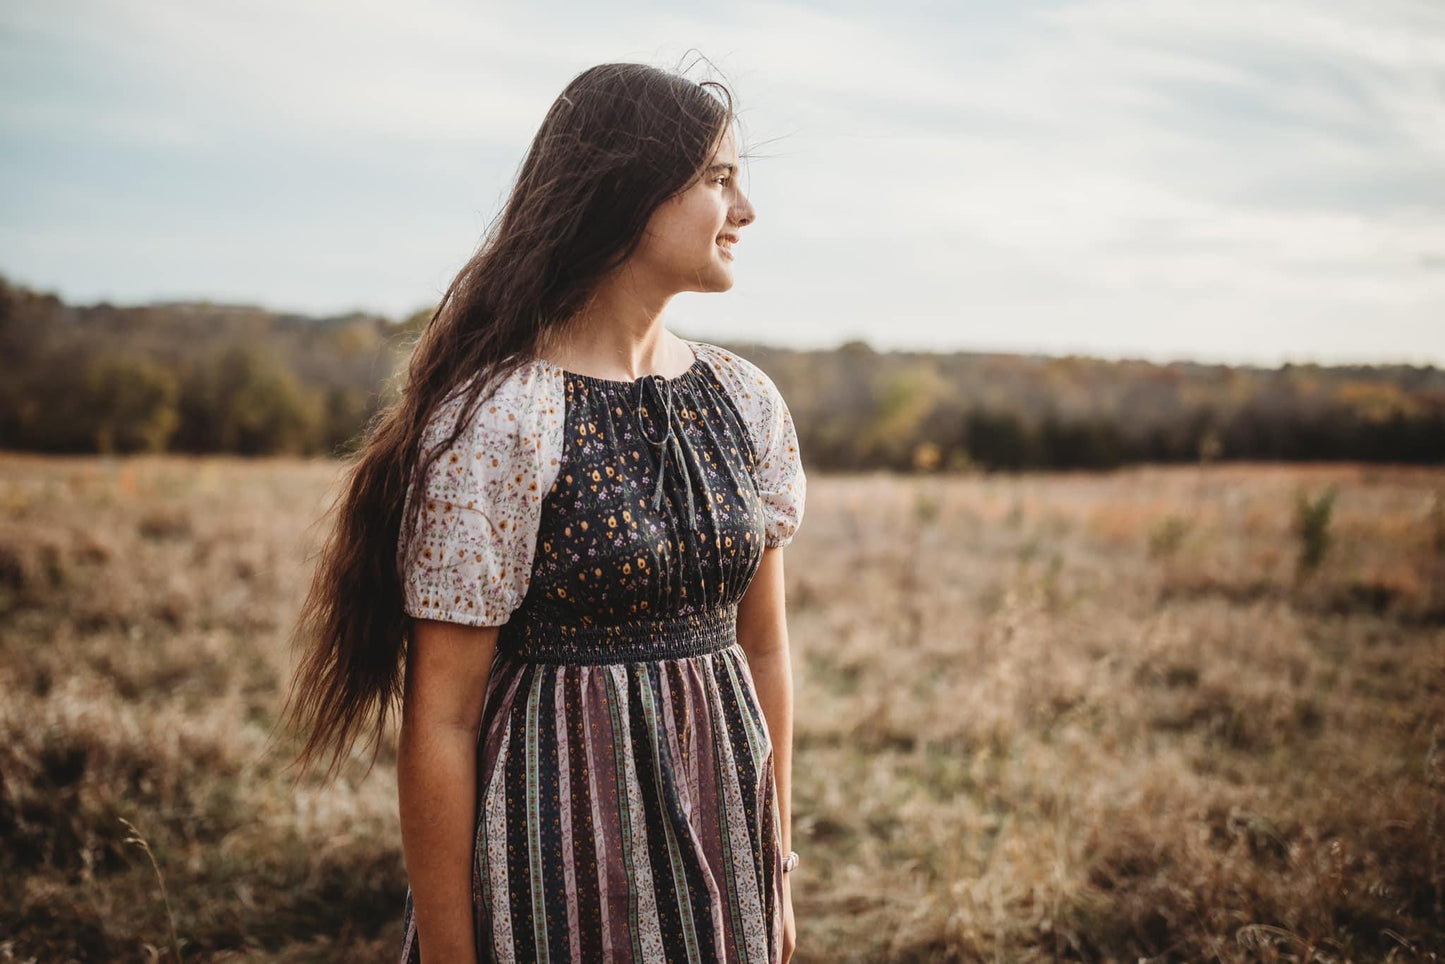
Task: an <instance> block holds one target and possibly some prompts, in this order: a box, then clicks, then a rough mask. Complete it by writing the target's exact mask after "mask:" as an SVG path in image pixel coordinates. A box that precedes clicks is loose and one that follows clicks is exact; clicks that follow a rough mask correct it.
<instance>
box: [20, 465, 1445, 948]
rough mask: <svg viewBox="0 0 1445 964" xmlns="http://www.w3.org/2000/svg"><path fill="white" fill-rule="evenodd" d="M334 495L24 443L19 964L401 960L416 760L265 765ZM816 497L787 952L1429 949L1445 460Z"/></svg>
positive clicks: (1439, 881) (1441, 797)
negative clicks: (1306, 540) (1306, 524)
mask: <svg viewBox="0 0 1445 964" xmlns="http://www.w3.org/2000/svg"><path fill="white" fill-rule="evenodd" d="M336 475H337V467H336V465H335V464H334V463H330V462H324V461H315V462H302V461H260V462H247V461H239V460H203V461H189V460H183V459H172V458H156V459H138V460H106V459H76V460H62V459H38V458H24V457H17V456H4V457H0V693H3V694H5V695H4V697H3V699H0V730H3V740H0V921H3V922H4V923H3V927H0V959H14V960H30V959H34V960H39V961H51V960H67V959H72V960H172V959H174V958H175V957H176V956H177V952H179V955H180V956H182V957H183V958H184V959H186V960H191V961H201V960H212V961H225V960H242V959H245V960H282V961H302V960H306V961H311V960H338V961H340V960H346V961H352V960H382V961H384V960H390V959H392V958H394V956H395V953H396V951H397V950H398V949H399V946H398V941H399V937H400V934H399V929H398V928H399V920H400V915H401V909H402V900H403V895H404V892H405V877H404V871H403V867H402V862H401V854H400V846H399V834H398V829H397V820H396V814H395V782H394V771H393V768H392V761H393V760H394V744H393V743H388V744H387V745H386V746H385V747H384V748H383V754H382V757H381V762H380V764H379V765H378V766H377V768H376V769H375V770H373V771H372V772H371V774H370V775H369V776H368V777H367V778H366V779H365V780H361V779H360V772H361V767H360V766H359V765H358V766H356V767H355V768H353V769H352V770H351V771H349V772H347V773H346V774H344V775H343V778H342V779H341V781H340V782H338V783H337V784H335V785H332V786H327V787H322V786H319V785H317V784H316V783H314V782H302V783H301V784H299V785H293V784H292V783H291V782H290V781H289V780H288V779H285V778H283V776H282V775H281V772H280V770H281V766H282V764H283V763H284V762H285V760H284V750H285V749H286V747H280V748H279V749H280V750H281V751H283V752H281V753H277V752H271V753H268V752H266V751H267V743H266V738H267V734H268V733H269V732H270V730H271V727H272V726H273V724H274V723H275V714H276V712H277V710H278V709H279V703H280V699H281V695H282V687H283V685H284V682H285V680H286V679H287V675H288V673H289V668H290V654H288V653H287V652H286V646H285V638H286V632H287V630H288V629H289V626H290V620H291V619H292V618H293V617H294V615H295V612H296V608H297V606H298V604H299V602H300V596H301V593H302V590H303V588H304V584H305V580H306V577H307V571H308V563H307V550H308V547H314V546H315V545H316V543H317V541H318V540H319V537H320V535H321V533H320V532H319V530H317V529H315V528H314V527H313V523H314V522H315V520H316V519H317V518H318V517H319V516H320V515H321V512H322V510H323V509H324V507H325V506H326V505H327V503H328V499H329V496H330V492H331V491H332V486H334V484H335V481H336ZM810 481H811V483H812V484H811V486H810V493H809V495H810V501H809V506H808V517H807V521H806V522H805V524H804V528H803V530H802V532H801V533H800V535H799V537H798V539H797V540H796V541H795V542H794V543H793V546H792V547H791V548H790V549H789V552H788V570H789V575H788V580H789V600H790V621H789V624H790V630H791V636H792V643H793V647H794V653H795V667H796V685H797V714H796V741H797V754H796V762H795V775H794V788H795V789H794V813H795V831H794V839H795V841H796V843H795V847H796V849H797V850H799V851H800V852H801V853H802V854H803V855H804V863H803V866H802V867H801V868H800V869H799V870H798V872H797V874H798V876H797V877H796V878H795V882H794V897H795V903H796V909H797V914H798V920H799V952H798V958H797V959H798V960H800V961H833V960H1002V961H1029V960H1056V959H1075V960H1089V961H1103V960H1118V961H1125V960H1127V961H1131V962H1132V961H1136V960H1138V959H1140V958H1143V959H1148V960H1181V961H1183V960H1189V961H1193V960H1221V961H1246V960H1251V961H1252V960H1261V961H1268V960H1277V961H1287V960H1299V961H1304V960H1318V961H1345V960H1353V961H1373V960H1416V959H1429V955H1431V954H1432V953H1433V954H1440V953H1442V952H1445V923H1442V922H1445V826H1442V823H1445V807H1442V802H1445V645H1442V644H1445V507H1442V501H1441V500H1442V498H1445V472H1438V471H1427V470H1387V469H1363V468H1356V467H1295V468H1271V467H1232V466H1221V467H1214V468H1210V469H1208V470H1199V469H1174V470H1167V471H1166V470H1153V469H1143V470H1134V471H1127V472H1119V473H1113V474H1107V475H1078V476H1063V475H1060V476H1024V477H1018V478H1008V477H960V478H943V477H930V478H914V479H900V478H892V477H885V476H858V477H824V476H819V477H817V478H813V479H810ZM1331 485H1334V486H1337V487H1338V496H1337V498H1336V499H1335V501H1334V503H1333V506H1332V511H1331V517H1330V521H1329V527H1330V528H1329V539H1328V543H1329V545H1328V549H1327V551H1326V552H1325V554H1324V556H1323V558H1322V559H1321V560H1320V561H1319V564H1318V566H1317V567H1314V568H1308V567H1303V568H1302V567H1301V566H1300V565H1299V555H1298V554H1299V551H1300V548H1301V540H1300V537H1299V535H1298V531H1297V518H1296V513H1297V505H1298V502H1299V496H1300V494H1301V493H1304V494H1305V495H1306V496H1307V497H1308V498H1310V499H1316V498H1318V497H1319V495H1320V494H1321V493H1323V492H1324V491H1326V489H1327V487H1328V486H1331ZM123 820H125V821H130V823H131V824H133V825H134V827H135V834H134V837H135V838H138V839H143V840H145V841H146V842H147V844H148V846H149V848H150V851H151V854H152V855H153V857H154V860H155V867H154V868H153V867H152V865H151V863H150V862H149V860H148V859H147V855H146V854H145V853H143V852H141V850H140V849H139V848H138V846H137V845H136V844H135V843H133V842H131V841H130V839H128V838H132V833H131V831H130V830H128V829H127V827H126V826H125V824H124V823H123V822H122V821H123ZM157 872H160V873H161V874H163V878H164V885H165V891H164V899H163V897H162V893H161V891H160V888H159V883H160V881H159V880H158V877H157ZM167 901H168V903H169V908H167ZM172 920H173V921H174V926H175V933H176V940H175V942H174V944H173V943H172V938H171V926H172V925H171V922H172Z"/></svg>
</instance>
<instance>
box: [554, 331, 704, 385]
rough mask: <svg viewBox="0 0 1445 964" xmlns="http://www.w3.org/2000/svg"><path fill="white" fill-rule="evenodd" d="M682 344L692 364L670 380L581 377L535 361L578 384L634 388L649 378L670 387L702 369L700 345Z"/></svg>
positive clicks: (662, 377) (645, 376) (657, 378)
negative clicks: (686, 348)
mask: <svg viewBox="0 0 1445 964" xmlns="http://www.w3.org/2000/svg"><path fill="white" fill-rule="evenodd" d="M683 342H684V344H686V345H687V346H688V347H689V348H691V349H692V354H693V359H692V364H691V365H689V366H687V369H686V370H684V371H683V372H681V373H680V374H677V375H674V376H672V377H671V378H666V377H664V376H662V375H639V376H638V377H636V378H628V379H623V378H600V377H598V376H596V375H583V374H581V373H580V372H574V371H569V370H568V369H566V368H563V367H562V366H561V365H556V364H553V363H552V362H549V361H548V360H547V359H545V358H538V359H537V361H538V362H540V363H541V364H542V365H544V366H546V367H547V368H550V369H552V370H553V371H555V372H558V373H560V374H562V375H564V376H566V377H567V378H571V379H575V380H576V381H579V382H586V383H587V384H589V385H598V386H607V387H614V388H636V387H637V386H638V385H640V384H641V383H642V382H645V381H647V380H648V379H649V378H650V379H654V380H656V381H658V382H660V383H662V384H664V385H672V384H675V383H676V382H680V381H682V380H683V379H684V378H687V377H688V376H689V375H693V374H695V373H696V372H698V371H699V370H701V369H702V367H703V360H702V354H703V350H702V347H701V345H699V344H698V343H697V342H695V341H688V340H687V339H686V338H684V339H683Z"/></svg>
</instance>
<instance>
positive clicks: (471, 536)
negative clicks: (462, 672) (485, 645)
mask: <svg viewBox="0 0 1445 964" xmlns="http://www.w3.org/2000/svg"><path fill="white" fill-rule="evenodd" d="M554 381H556V379H555V378H553V377H551V376H550V375H549V373H548V372H546V371H545V370H543V369H542V368H541V367H539V366H535V365H524V366H523V367H522V368H520V369H518V370H517V371H515V372H513V373H512V374H510V375H509V376H508V377H507V378H505V379H503V381H502V382H501V384H500V385H498V387H497V390H496V392H495V393H494V394H493V395H492V397H490V398H487V399H484V400H483V401H482V402H481V403H480V404H479V405H478V406H477V410H476V412H475V413H474V414H473V416H472V418H471V421H470V422H469V424H468V425H467V427H466V428H464V429H463V430H462V432H461V434H459V435H458V436H457V439H456V441H455V442H454V443H453V444H452V445H451V446H450V447H449V448H447V449H445V450H443V451H442V452H441V454H439V455H438V456H437V458H436V461H434V462H432V464H431V465H430V466H429V467H428V468H427V471H426V474H425V477H424V479H423V480H422V492H423V496H424V498H425V500H426V502H425V504H424V505H423V506H422V507H421V514H420V516H419V517H418V519H417V520H416V522H415V524H414V525H413V523H412V517H411V502H412V499H413V498H415V497H416V492H415V487H414V486H413V487H412V488H411V489H409V490H408V492H407V497H406V509H405V513H406V514H405V515H404V516H403V522H402V531H401V538H400V541H399V544H398V547H397V566H398V571H399V574H400V576H401V586H402V600H403V607H404V609H405V611H406V613H407V615H409V616H413V617H417V618H422V619H437V620H442V621H444V622H451V623H462V624H464V625H468V626H500V625H502V624H503V623H505V622H506V621H507V620H508V618H509V617H510V616H511V614H512V612H513V611H514V610H516V608H517V607H518V606H520V605H521V603H522V600H523V598H524V597H525V596H526V594H527V587H528V585H529V584H530V582H531V576H532V558H533V554H534V553H535V551H536V546H537V531H538V527H539V524H540V521H541V512H542V499H543V497H544V496H545V495H546V493H547V491H548V490H549V489H550V488H551V486H552V483H553V482H554V481H555V480H556V476H557V471H558V466H559V462H560V455H561V448H562V421H563V418H564V414H565V408H564V403H563V401H562V397H561V391H560V390H561V386H560V384H556V385H554V384H552V383H553V382H554ZM464 402H465V398H464V396H463V394H462V392H461V391H460V390H459V391H458V392H456V393H454V394H453V395H451V396H449V397H448V399H447V400H446V401H444V402H443V403H442V405H441V406H440V407H439V408H438V410H437V412H436V414H435V415H434V416H433V417H432V418H431V420H430V421H429V422H428V423H427V426H426V429H425V431H424V433H423V437H422V449H421V451H422V455H423V456H425V455H427V454H428V453H430V452H431V451H432V449H434V448H435V447H436V446H437V445H439V444H440V443H442V442H443V441H445V440H446V439H447V438H448V437H449V436H450V434H451V430H452V429H453V427H454V426H455V425H456V421H457V419H458V418H459V417H460V415H461V414H462V411H461V410H462V407H463V404H464Z"/></svg>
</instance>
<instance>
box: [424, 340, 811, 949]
mask: <svg viewBox="0 0 1445 964" xmlns="http://www.w3.org/2000/svg"><path fill="white" fill-rule="evenodd" d="M688 345H689V346H690V347H691V348H692V350H693V354H694V356H695V359H694V362H693V364H692V366H691V367H690V368H689V369H688V370H687V371H686V372H684V373H682V374H681V375H678V376H676V377H674V378H671V379H667V378H663V377H661V376H644V377H643V378H639V379H636V380H634V381H619V380H611V379H602V378H595V377H591V376H586V375H579V374H574V373H572V372H568V371H566V370H563V369H561V368H558V367H557V366H555V365H553V364H551V363H550V362H547V361H544V360H542V359H533V360H531V361H529V362H527V363H526V364H524V365H523V366H522V367H521V368H519V369H518V370H517V371H515V372H513V373H512V374H511V375H509V376H508V377H507V378H506V379H504V380H503V381H502V383H501V384H500V385H499V386H498V387H497V389H496V391H495V393H494V394H493V396H492V397H491V398H490V399H486V400H484V401H483V402H482V403H481V404H480V406H478V409H477V413H476V415H475V416H474V417H473V418H472V420H471V422H470V423H469V424H468V425H467V427H466V428H465V429H464V431H463V432H462V434H461V435H460V436H459V437H458V439H457V441H456V442H455V443H454V444H453V445H452V446H451V447H450V448H449V449H448V450H447V451H445V452H443V453H442V455H441V456H440V457H439V458H438V460H437V461H436V462H435V463H434V464H433V465H432V467H431V469H430V470H429V472H428V473H427V476H426V478H425V480H424V488H425V491H424V496H423V497H424V498H425V500H426V501H425V506H424V507H423V511H422V515H421V517H420V521H419V522H418V523H417V524H416V527H415V528H414V529H412V528H411V527H410V526H407V527H406V528H405V529H404V530H403V533H402V538H401V540H400V543H399V546H398V558H397V562H398V566H399V569H400V573H401V576H402V583H403V592H404V600H405V608H406V612H407V613H408V614H410V615H411V616H414V617H419V618H426V619H438V620H444V621H449V622H456V623H463V624H466V625H472V626H501V627H502V628H501V630H500V632H499V635H498V644H497V656H496V659H495V662H494V663H493V665H492V669H491V674H490V676H489V678H488V683H487V689H486V696H485V702H484V706H483V714H482V726H481V732H480V735H479V739H478V744H477V787H478V797H479V799H478V801H477V814H476V836H475V848H474V852H473V881H472V883H473V886H472V896H473V906H474V908H475V913H474V923H475V932H476V946H477V951H478V958H479V960H498V961H510V960H552V961H572V962H583V961H597V960H616V961H659V962H660V961H758V962H772V961H777V960H780V959H781V944H782V906H781V898H782V855H781V854H780V852H779V851H780V847H779V836H780V834H779V824H778V817H779V815H778V803H777V794H776V789H775V786H774V775H773V754H772V742H771V740H770V738H769V734H768V727H767V723H766V720H765V719H764V717H763V714H762V711H761V709H760V706H759V703H758V700H757V695H756V692H755V691H754V688H753V682H752V677H751V675H750V673H749V669H748V661H747V657H746V656H745V654H744V652H743V650H742V649H741V647H740V646H739V645H738V642H737V627H736V619H737V606H738V602H739V600H740V599H741V598H742V596H743V593H744V592H745V591H746V589H747V588H748V584H749V583H750V582H751V580H752V578H753V576H754V574H755V573H756V572H757V569H758V566H759V564H760V563H761V561H762V554H763V550H764V548H765V547H774V546H784V545H787V544H788V542H789V541H790V540H791V539H792V537H793V534H794V532H795V531H796V529H797V528H798V525H799V524H800V522H801V521H802V517H803V504H804V496H805V491H806V478H805V476H804V473H803V468H802V463H801V459H800V456H799V451H798V441H797V435H796V432H795V431H794V427H793V422H792V418H791V416H790V414H789V412H788V408H787V405H786V404H785V403H784V401H783V399H782V397H781V395H779V393H778V390H777V388H776V387H775V386H774V384H773V382H772V381H771V380H770V379H769V378H768V376H767V375H765V374H764V373H763V372H762V371H761V370H760V369H759V368H757V367H756V366H755V365H753V364H752V363H750V362H748V361H747V360H745V359H744V358H742V357H741V356H739V355H737V354H735V353H733V352H730V351H727V350H726V349H723V348H720V347H717V346H714V345H709V344H706V343H702V342H688ZM460 402H461V399H460V396H459V395H458V394H454V395H453V396H451V398H449V399H448V401H447V402H446V403H444V404H443V406H442V407H441V409H440V410H439V413H438V415H437V416H436V418H434V419H433V421H432V422H431V423H430V424H429V426H428V432H427V438H426V442H425V444H426V445H427V446H428V448H429V447H430V446H433V445H436V444H438V443H440V442H441V441H443V440H445V439H446V438H447V437H449V435H450V430H451V429H452V428H453V427H454V426H455V423H456V419H457V418H458V417H459V415H460V410H461V405H460ZM413 495H414V493H408V500H410V499H411V498H412V497H413ZM404 924H405V937H404V941H403V950H402V955H401V957H402V961H403V962H417V961H420V960H421V956H420V948H419V942H418V939H417V932H416V925H415V920H414V916H413V906H412V901H411V894H410V892H409V891H408V894H407V901H406V907H405V921H404Z"/></svg>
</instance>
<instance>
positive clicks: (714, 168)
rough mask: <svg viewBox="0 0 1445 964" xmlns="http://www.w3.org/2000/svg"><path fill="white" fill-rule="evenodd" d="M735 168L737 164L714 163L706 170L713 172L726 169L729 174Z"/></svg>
mask: <svg viewBox="0 0 1445 964" xmlns="http://www.w3.org/2000/svg"><path fill="white" fill-rule="evenodd" d="M737 169H738V166H737V165H736V164H714V165H712V166H711V167H709V168H708V169H707V172H708V173H709V174H713V173H715V172H717V171H727V172H728V173H729V174H732V173H733V172H735V171H736V170H737Z"/></svg>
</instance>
